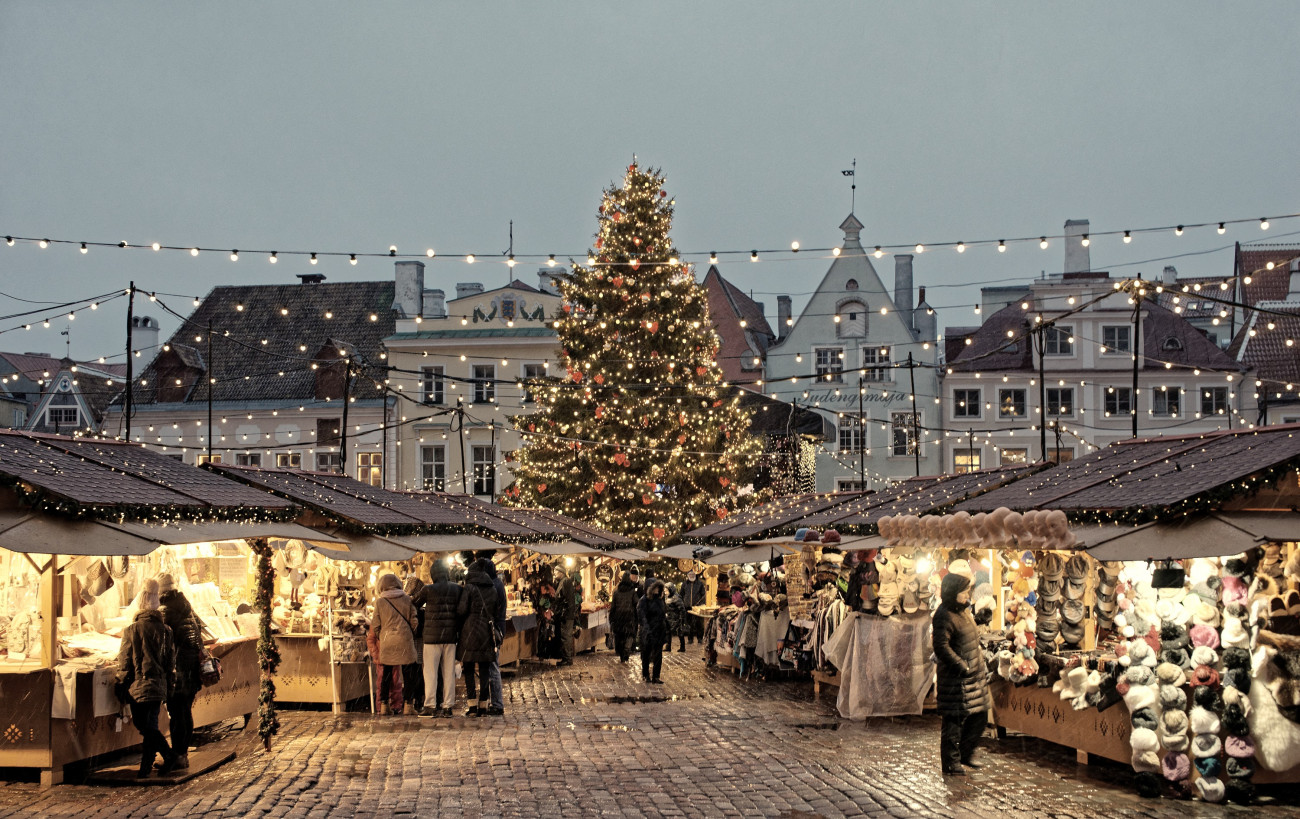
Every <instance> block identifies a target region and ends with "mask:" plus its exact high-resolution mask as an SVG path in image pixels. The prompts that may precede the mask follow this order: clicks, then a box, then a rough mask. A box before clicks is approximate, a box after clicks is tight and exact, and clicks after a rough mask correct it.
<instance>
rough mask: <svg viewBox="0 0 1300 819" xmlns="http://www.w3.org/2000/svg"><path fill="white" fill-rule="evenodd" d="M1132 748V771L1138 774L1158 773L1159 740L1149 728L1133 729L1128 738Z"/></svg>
mask: <svg viewBox="0 0 1300 819" xmlns="http://www.w3.org/2000/svg"><path fill="white" fill-rule="evenodd" d="M1129 742H1130V744H1132V746H1133V770H1135V771H1137V772H1138V773H1143V772H1148V773H1158V772H1159V771H1160V753H1159V749H1160V740H1159V739H1158V738H1157V737H1156V732H1155V731H1152V730H1151V729H1150V728H1134V729H1133V733H1132V734H1131V735H1130V736H1129Z"/></svg>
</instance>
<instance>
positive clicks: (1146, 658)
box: [1125, 640, 1158, 668]
mask: <svg viewBox="0 0 1300 819" xmlns="http://www.w3.org/2000/svg"><path fill="white" fill-rule="evenodd" d="M1125 656H1126V658H1127V659H1128V660H1129V662H1130V664H1132V665H1143V666H1146V667H1148V668H1155V667H1156V665H1157V664H1158V660H1157V659H1156V653H1155V650H1154V649H1152V648H1151V646H1150V644H1148V643H1147V642H1146V641H1145V640H1134V641H1133V642H1131V643H1129V644H1128V654H1127V655H1125Z"/></svg>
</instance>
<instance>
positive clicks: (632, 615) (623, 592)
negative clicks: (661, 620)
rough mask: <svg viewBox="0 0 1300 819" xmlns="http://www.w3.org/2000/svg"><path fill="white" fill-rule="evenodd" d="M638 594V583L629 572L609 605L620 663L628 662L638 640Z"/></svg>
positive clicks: (611, 627)
mask: <svg viewBox="0 0 1300 819" xmlns="http://www.w3.org/2000/svg"><path fill="white" fill-rule="evenodd" d="M636 627H637V594H636V583H634V582H633V581H632V578H631V576H630V575H629V574H628V573H627V572H623V576H622V577H621V578H620V579H619V581H618V588H617V589H615V590H614V598H613V600H611V601H610V604H609V628H610V631H613V632H614V647H615V648H616V649H617V650H618V661H619V662H620V663H625V662H627V658H628V656H629V655H630V654H631V653H632V643H633V641H635V640H636Z"/></svg>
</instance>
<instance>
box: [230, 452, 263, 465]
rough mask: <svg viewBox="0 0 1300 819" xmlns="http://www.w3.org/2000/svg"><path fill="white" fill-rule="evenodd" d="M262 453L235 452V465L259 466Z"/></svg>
mask: <svg viewBox="0 0 1300 819" xmlns="http://www.w3.org/2000/svg"><path fill="white" fill-rule="evenodd" d="M261 465H262V453H260V452H236V453H235V466H261Z"/></svg>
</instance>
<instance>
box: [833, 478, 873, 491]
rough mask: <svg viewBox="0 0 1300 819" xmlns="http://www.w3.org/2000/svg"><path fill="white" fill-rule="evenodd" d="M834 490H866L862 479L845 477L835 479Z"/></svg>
mask: <svg viewBox="0 0 1300 819" xmlns="http://www.w3.org/2000/svg"><path fill="white" fill-rule="evenodd" d="M835 491H836V492H866V491H867V484H866V483H865V482H863V481H854V480H848V479H846V478H836V479H835Z"/></svg>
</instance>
